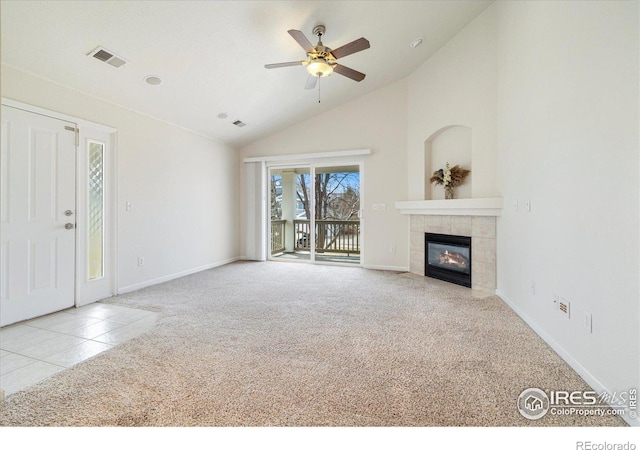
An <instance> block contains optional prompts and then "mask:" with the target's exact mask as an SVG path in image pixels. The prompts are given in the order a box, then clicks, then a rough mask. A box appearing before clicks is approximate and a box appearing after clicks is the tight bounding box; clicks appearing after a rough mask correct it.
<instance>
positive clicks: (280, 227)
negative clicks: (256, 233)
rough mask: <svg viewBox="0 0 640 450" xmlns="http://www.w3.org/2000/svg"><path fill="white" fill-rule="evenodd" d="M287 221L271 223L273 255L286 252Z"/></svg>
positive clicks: (273, 221)
mask: <svg viewBox="0 0 640 450" xmlns="http://www.w3.org/2000/svg"><path fill="white" fill-rule="evenodd" d="M286 222H287V221H286V220H272V221H271V254H275V253H280V252H283V251H284V250H285V246H284V243H285V240H284V238H285V236H284V228H285V227H284V225H285V223H286Z"/></svg>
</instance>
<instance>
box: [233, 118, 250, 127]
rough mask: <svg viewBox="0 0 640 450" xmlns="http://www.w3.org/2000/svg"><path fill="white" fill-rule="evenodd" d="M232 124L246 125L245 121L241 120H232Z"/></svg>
mask: <svg viewBox="0 0 640 450" xmlns="http://www.w3.org/2000/svg"><path fill="white" fill-rule="evenodd" d="M233 124H234V125H235V126H237V127H244V126H246V125H247V124H246V123H244V122H242V121H241V120H236V121H235V122H233Z"/></svg>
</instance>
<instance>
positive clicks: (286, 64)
mask: <svg viewBox="0 0 640 450" xmlns="http://www.w3.org/2000/svg"><path fill="white" fill-rule="evenodd" d="M305 62H306V61H291V62H283V63H275V64H265V65H264V68H265V69H277V68H278V67H290V66H300V65H302V64H304V63H305Z"/></svg>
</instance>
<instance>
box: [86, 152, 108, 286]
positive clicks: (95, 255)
mask: <svg viewBox="0 0 640 450" xmlns="http://www.w3.org/2000/svg"><path fill="white" fill-rule="evenodd" d="M88 187H89V196H88V197H89V226H88V227H87V228H88V233H87V237H88V241H89V242H88V248H89V268H88V269H89V270H88V273H89V279H90V280H94V279H96V278H102V277H103V276H104V257H103V255H104V144H102V143H99V142H89V186H88Z"/></svg>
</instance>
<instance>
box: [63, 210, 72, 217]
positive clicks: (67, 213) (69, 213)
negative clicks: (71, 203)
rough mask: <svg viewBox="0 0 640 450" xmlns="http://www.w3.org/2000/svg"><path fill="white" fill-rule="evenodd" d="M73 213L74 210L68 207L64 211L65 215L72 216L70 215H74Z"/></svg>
mask: <svg viewBox="0 0 640 450" xmlns="http://www.w3.org/2000/svg"><path fill="white" fill-rule="evenodd" d="M72 214H73V211H71V210H70V209H67V210H66V211H65V212H64V215H65V216H70V215H72Z"/></svg>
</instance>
